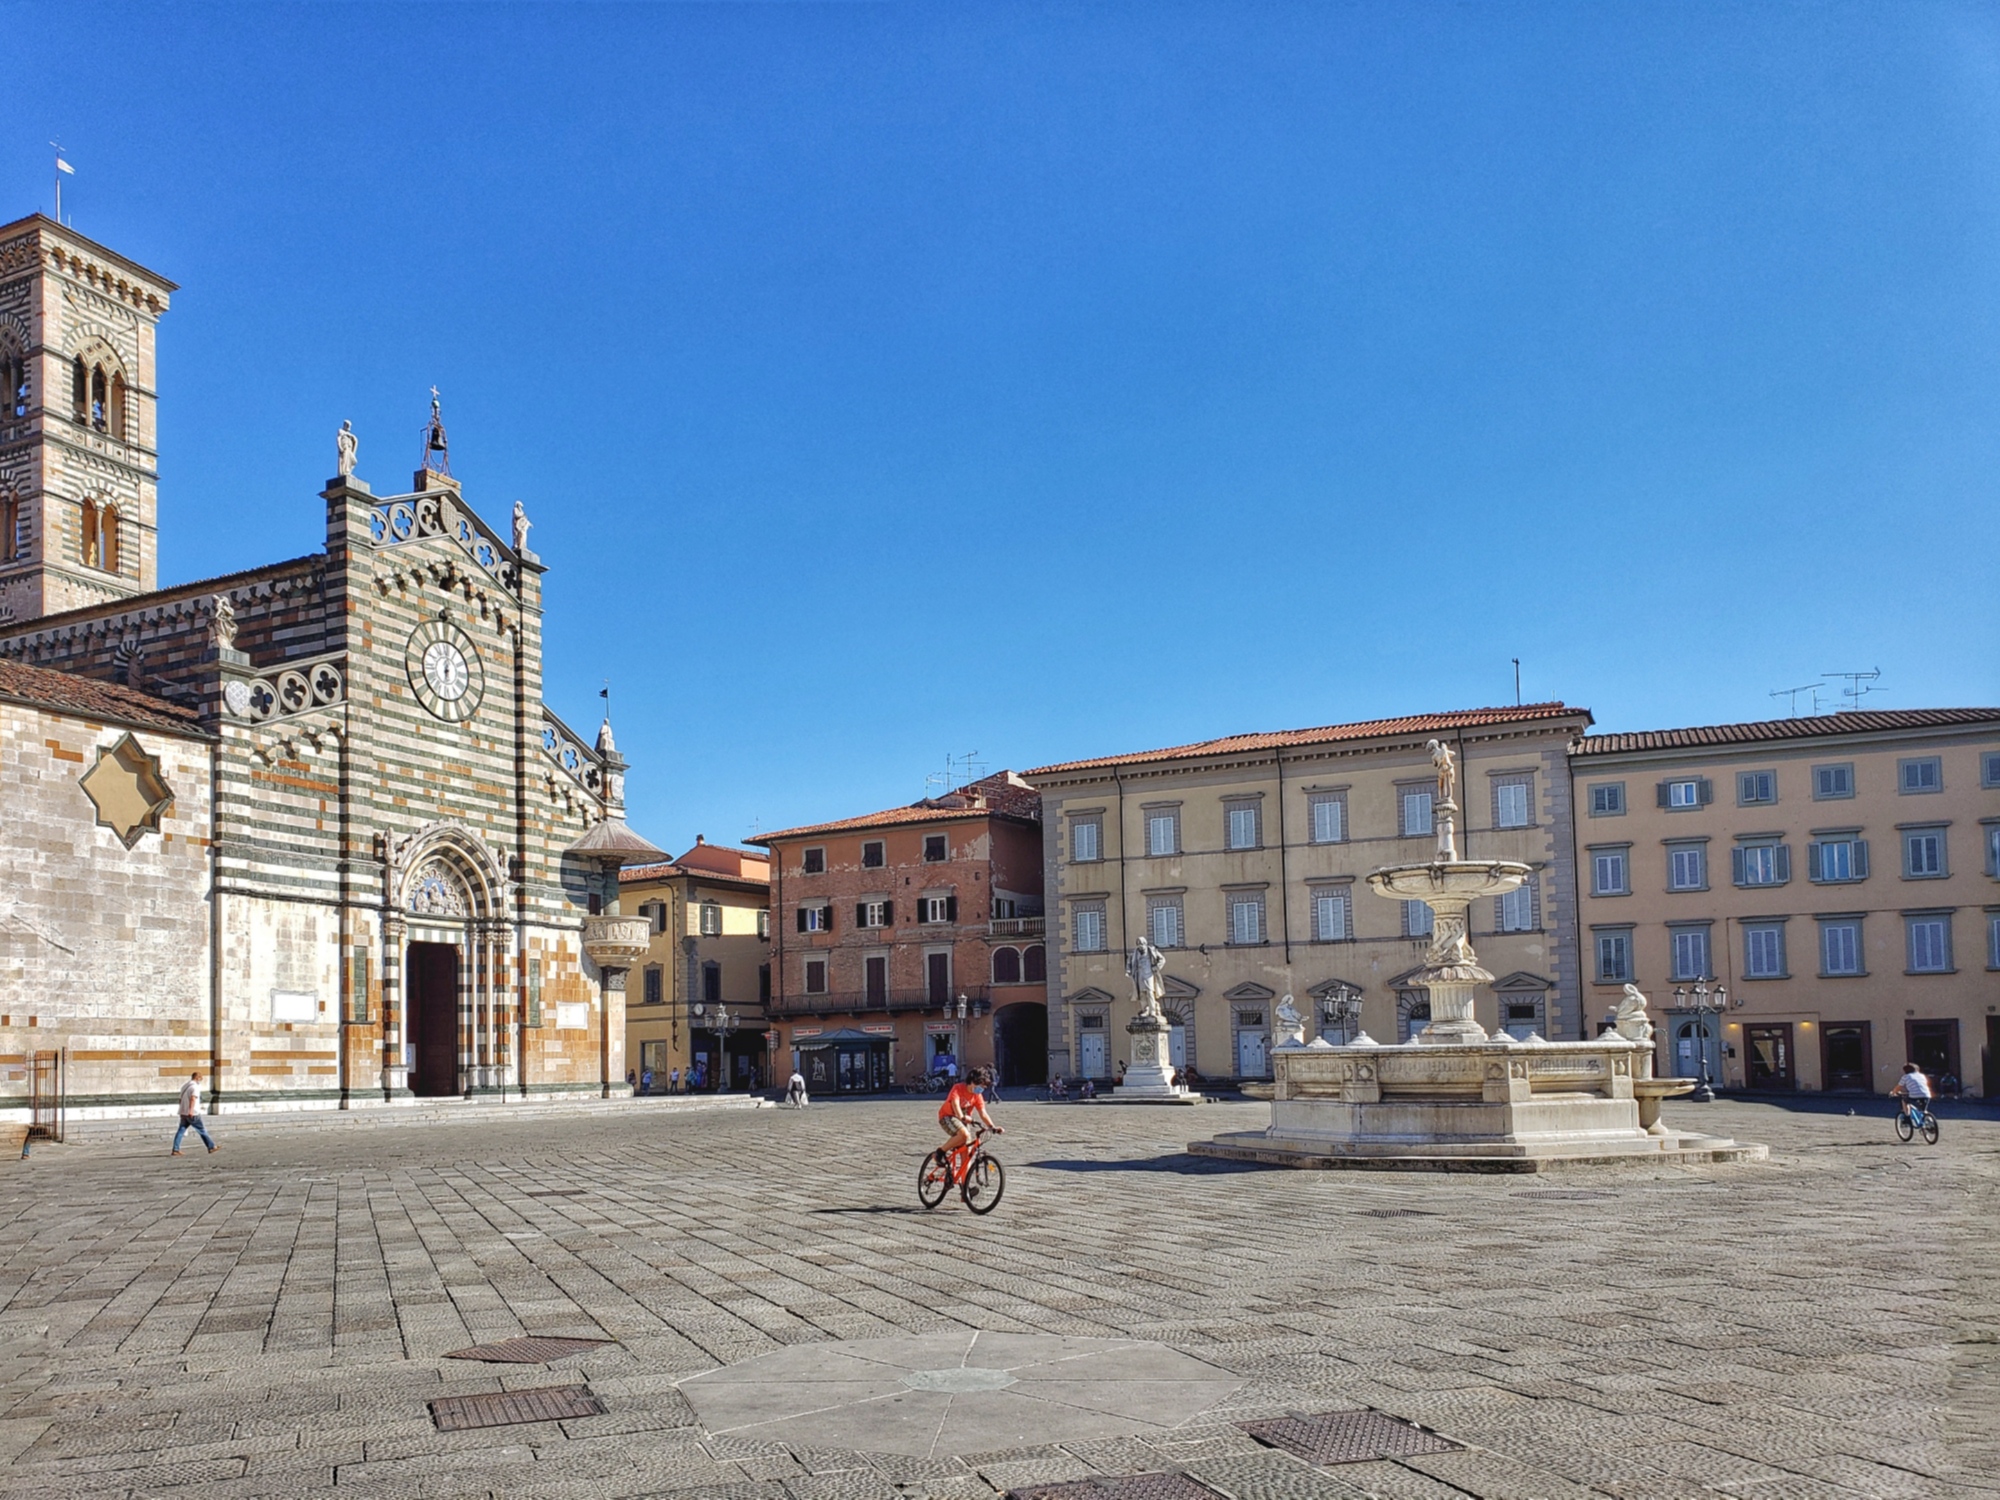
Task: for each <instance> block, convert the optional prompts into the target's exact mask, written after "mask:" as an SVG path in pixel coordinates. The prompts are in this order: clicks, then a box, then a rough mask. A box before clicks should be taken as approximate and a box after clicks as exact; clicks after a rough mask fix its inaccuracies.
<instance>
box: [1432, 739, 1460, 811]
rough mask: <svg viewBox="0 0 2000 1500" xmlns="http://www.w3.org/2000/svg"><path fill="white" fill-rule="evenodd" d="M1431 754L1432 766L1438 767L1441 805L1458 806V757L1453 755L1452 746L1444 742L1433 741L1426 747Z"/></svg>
mask: <svg viewBox="0 0 2000 1500" xmlns="http://www.w3.org/2000/svg"><path fill="white" fill-rule="evenodd" d="M1425 748H1426V749H1428V750H1429V751H1430V752H1431V764H1432V765H1434V766H1436V767H1437V773H1438V790H1437V799H1438V801H1439V802H1440V803H1445V802H1449V803H1451V804H1452V805H1453V806H1454V807H1455V806H1457V805H1458V757H1457V756H1456V755H1454V754H1452V750H1451V746H1449V745H1447V744H1446V743H1445V742H1444V741H1443V740H1432V741H1431V742H1430V744H1429V745H1428V746H1426V747H1425Z"/></svg>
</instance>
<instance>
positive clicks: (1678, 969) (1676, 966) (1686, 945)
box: [1667, 922, 1709, 980]
mask: <svg viewBox="0 0 2000 1500" xmlns="http://www.w3.org/2000/svg"><path fill="white" fill-rule="evenodd" d="M1667 931H1668V933H1669V935H1670V936H1671V937H1672V939H1673V973H1672V974H1671V975H1670V976H1669V977H1670V978H1672V979H1674V980H1682V979H1706V978H1708V975H1709V967H1708V924H1707V923H1706V922H1701V923H1696V924H1690V925H1688V926H1686V927H1670V928H1668V929H1667Z"/></svg>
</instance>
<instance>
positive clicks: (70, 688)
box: [0, 661, 207, 737]
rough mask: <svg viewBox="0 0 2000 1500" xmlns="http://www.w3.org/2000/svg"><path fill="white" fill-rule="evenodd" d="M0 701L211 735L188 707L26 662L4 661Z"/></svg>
mask: <svg viewBox="0 0 2000 1500" xmlns="http://www.w3.org/2000/svg"><path fill="white" fill-rule="evenodd" d="M0 698H7V699H11V700H13V701H14V702H16V703H31V704H33V705H35V706H36V707H37V708H52V709H55V710H57V711H58V712H60V713H66V714H74V715H76V716H77V717H78V718H83V719H97V720H101V721H104V722H107V723H114V724H132V725H138V726H140V727H142V728H146V729H164V730H167V731H169V732H170V733H173V734H185V735H196V736H202V737H206V734H207V731H205V730H204V729H203V728H202V723H201V714H200V713H199V712H198V711H197V710H195V709H193V708H190V707H188V706H186V705H185V704H180V703H173V702H170V701H168V700H167V699H165V698H156V697H154V696H153V695H152V694H151V693H142V692H140V691H139V690H138V689H136V688H128V687H120V686H119V685H118V684H116V683H113V682H99V681H97V680H96V679H95V678H91V677H79V676H77V675H76V674H75V673H73V672H58V671H55V670H53V669H52V668H49V667H33V666H29V665H28V664H27V663H26V662H18V661H0Z"/></svg>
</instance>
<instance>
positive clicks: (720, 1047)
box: [694, 1000, 736, 1094]
mask: <svg viewBox="0 0 2000 1500" xmlns="http://www.w3.org/2000/svg"><path fill="white" fill-rule="evenodd" d="M694 1018H695V1019H696V1020H697V1021H700V1020H702V1019H704V1018H706V1020H707V1022H708V1029H709V1030H711V1031H713V1032H714V1033H715V1071H716V1080H715V1091H716V1092H717V1093H718V1094H726V1093H728V1092H729V1033H730V1032H731V1031H733V1030H734V1029H735V1028H736V1017H734V1016H732V1015H731V1014H730V1013H729V1007H728V1006H726V1005H718V1006H716V1007H715V1009H714V1010H710V1009H709V1008H708V1007H707V1006H706V1005H704V1004H702V1003H701V1002H700V1001H699V1000H697V1001H696V1002H695V1006H694Z"/></svg>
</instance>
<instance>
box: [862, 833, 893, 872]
mask: <svg viewBox="0 0 2000 1500" xmlns="http://www.w3.org/2000/svg"><path fill="white" fill-rule="evenodd" d="M888 862H889V846H888V845H887V844H885V843H884V842H883V841H882V840H881V839H869V840H867V841H866V842H865V843H863V844H862V846H861V868H862V869H864V870H879V869H881V868H882V866H884V865H886V864H887V863H888Z"/></svg>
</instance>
